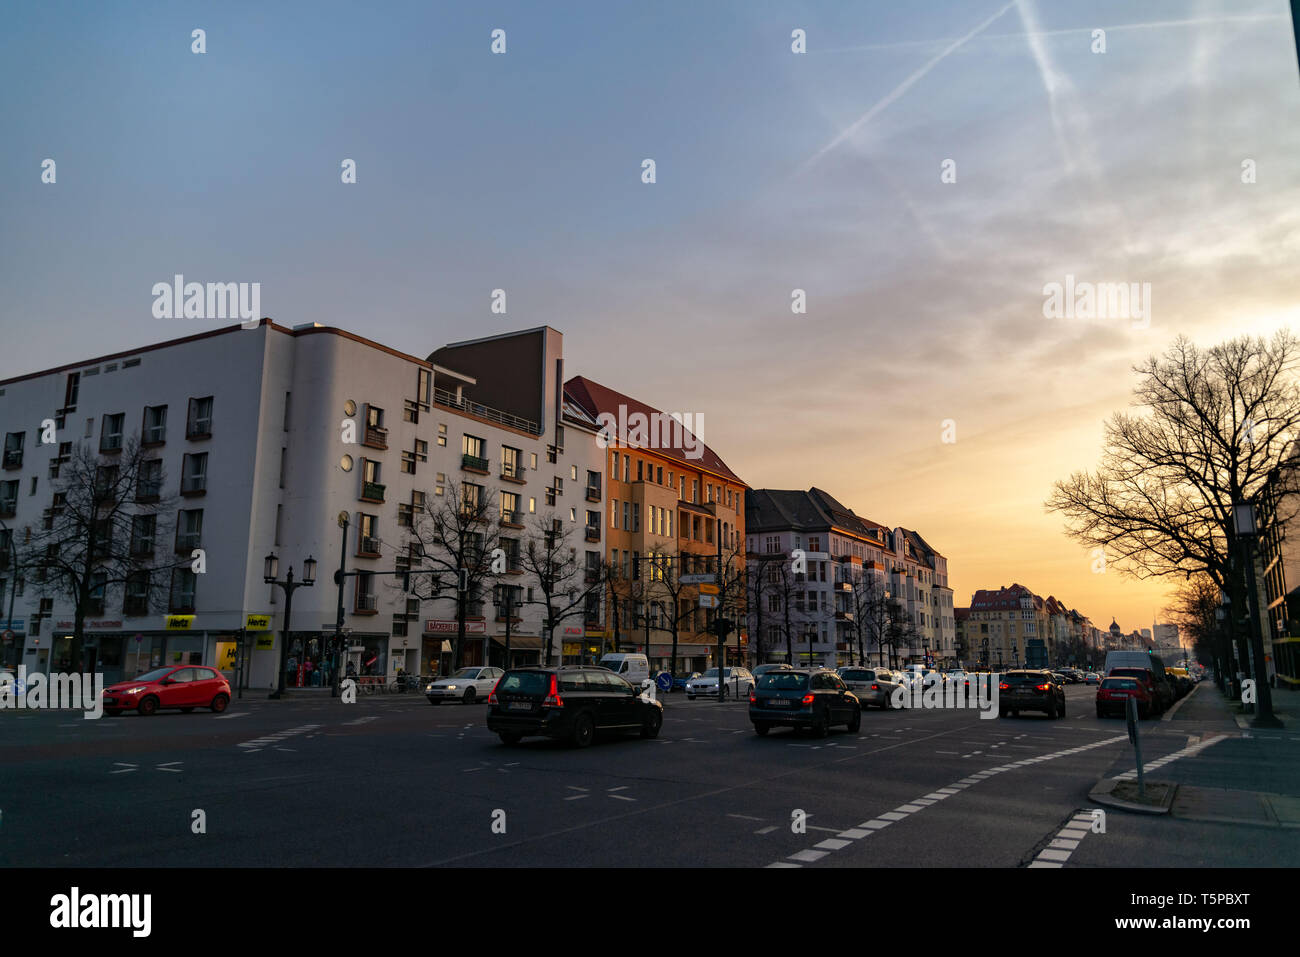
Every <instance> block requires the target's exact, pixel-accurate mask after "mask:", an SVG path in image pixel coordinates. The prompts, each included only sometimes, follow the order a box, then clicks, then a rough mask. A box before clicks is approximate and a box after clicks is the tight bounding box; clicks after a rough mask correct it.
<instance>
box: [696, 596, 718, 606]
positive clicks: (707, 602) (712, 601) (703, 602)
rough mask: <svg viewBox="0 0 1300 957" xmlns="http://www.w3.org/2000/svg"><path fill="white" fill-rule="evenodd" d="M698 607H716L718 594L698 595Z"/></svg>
mask: <svg viewBox="0 0 1300 957" xmlns="http://www.w3.org/2000/svg"><path fill="white" fill-rule="evenodd" d="M700 607H701V608H717V607H718V596H717V595H701V596H700Z"/></svg>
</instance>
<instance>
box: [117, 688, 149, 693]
mask: <svg viewBox="0 0 1300 957" xmlns="http://www.w3.org/2000/svg"><path fill="white" fill-rule="evenodd" d="M144 690H145V688H144V686H141V687H139V688H127V689H126V690H125V691H123V692H122V694H139V693H140V692H141V691H144Z"/></svg>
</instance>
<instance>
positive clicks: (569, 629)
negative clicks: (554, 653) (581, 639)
mask: <svg viewBox="0 0 1300 957" xmlns="http://www.w3.org/2000/svg"><path fill="white" fill-rule="evenodd" d="M564 634H565V635H578V636H581V635H582V634H583V631H582V629H581V628H579V627H577V626H576V625H565V626H564Z"/></svg>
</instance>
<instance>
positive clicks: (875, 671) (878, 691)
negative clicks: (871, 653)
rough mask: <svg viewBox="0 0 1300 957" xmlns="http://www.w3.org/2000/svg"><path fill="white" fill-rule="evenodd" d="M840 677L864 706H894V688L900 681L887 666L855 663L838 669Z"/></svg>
mask: <svg viewBox="0 0 1300 957" xmlns="http://www.w3.org/2000/svg"><path fill="white" fill-rule="evenodd" d="M838 674H839V676H840V679H841V680H842V681H843V682H844V683H845V684H846V685H848V686H849V690H850V691H852V692H853V693H854V694H855V695H857V696H858V700H859V701H861V702H862V707H864V708H865V707H867V706H868V705H874V706H875V707H877V708H880V709H881V710H882V711H883V710H885V709H886V708H890V707H892V706H893V694H894V689H895V688H897V687H898V681H897V680H896V679H895V678H894V673H893V672H892V671H890V670H889V669H887V668H875V667H871V666H862V665H853V666H849V667H844V668H840V669H839V670H838Z"/></svg>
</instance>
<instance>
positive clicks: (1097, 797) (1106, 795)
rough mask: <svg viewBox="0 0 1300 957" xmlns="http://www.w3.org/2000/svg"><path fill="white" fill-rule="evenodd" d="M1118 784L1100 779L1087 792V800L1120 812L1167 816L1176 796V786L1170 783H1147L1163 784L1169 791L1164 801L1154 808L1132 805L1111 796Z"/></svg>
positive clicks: (1111, 779) (1144, 805)
mask: <svg viewBox="0 0 1300 957" xmlns="http://www.w3.org/2000/svg"><path fill="white" fill-rule="evenodd" d="M1118 783H1119V778H1102V779H1101V780H1100V781H1098V782H1097V783H1096V785H1094V786H1093V788H1092V790H1091V791H1089V792H1088V800H1090V801H1095V802H1096V803H1097V804H1101V805H1104V806H1105V807H1113V808H1117V809H1119V810H1121V811H1132V812H1134V813H1136V814H1155V815H1159V814H1168V813H1169V810H1170V808H1172V807H1173V805H1174V797H1175V796H1176V795H1177V794H1178V785H1176V784H1174V783H1173V782H1172V781H1158V782H1156V781H1149V782H1147V783H1149V784H1157V783H1158V784H1165V785H1168V787H1169V790H1168V791H1167V792H1166V794H1165V799H1164V800H1163V801H1162V802H1161V803H1160V804H1159V805H1156V806H1152V805H1149V804H1134V803H1133V802H1132V801H1125V800H1124V799H1123V798H1117V797H1113V796H1112V792H1114V790H1115V786H1116V785H1117V784H1118Z"/></svg>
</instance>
